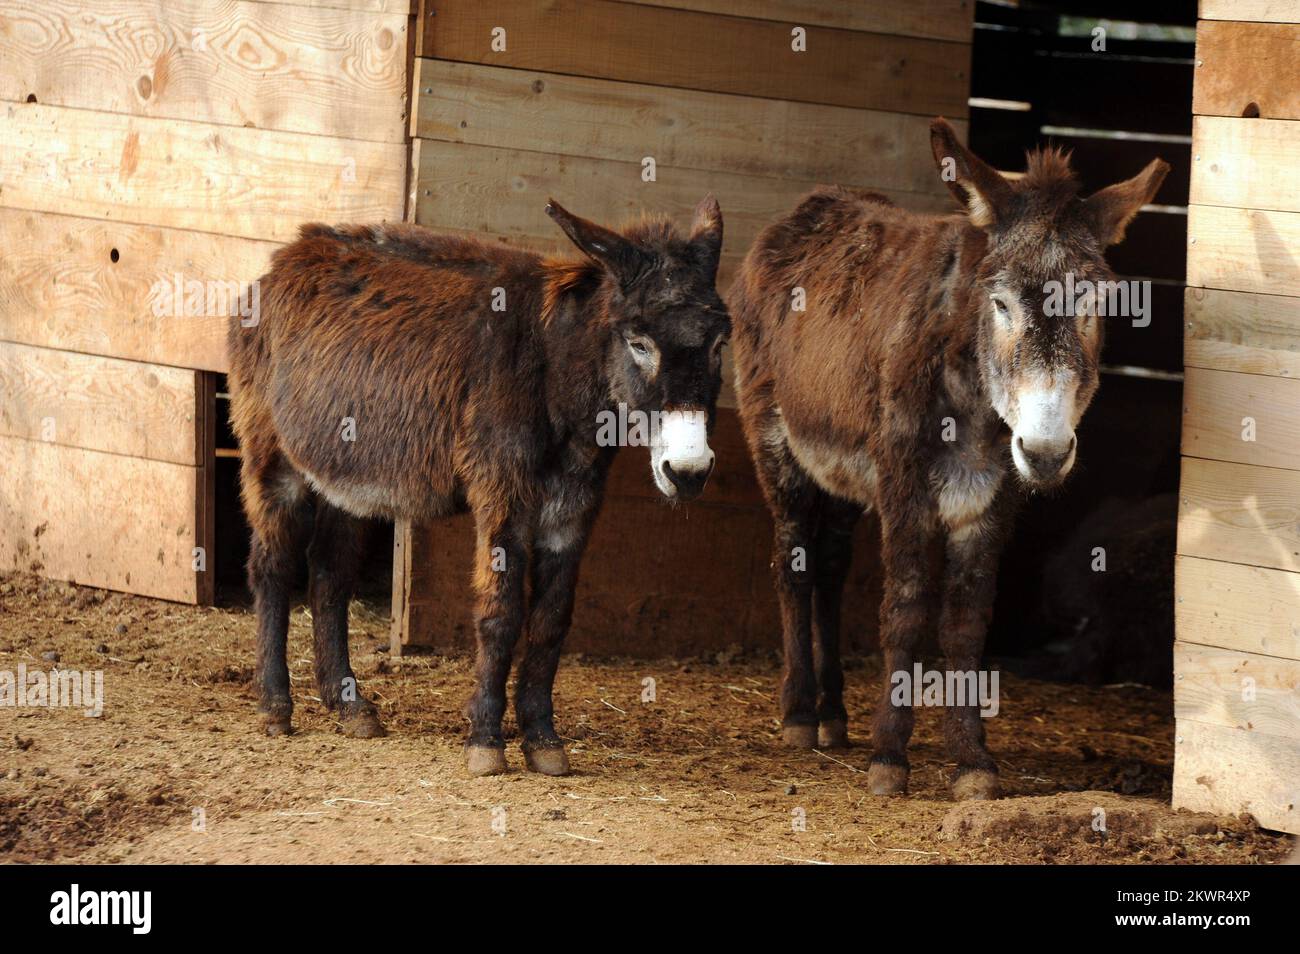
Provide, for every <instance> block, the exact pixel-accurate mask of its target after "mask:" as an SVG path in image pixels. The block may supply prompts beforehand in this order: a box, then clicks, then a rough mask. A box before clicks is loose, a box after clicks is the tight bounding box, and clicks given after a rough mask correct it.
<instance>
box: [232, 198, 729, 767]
mask: <svg viewBox="0 0 1300 954" xmlns="http://www.w3.org/2000/svg"><path fill="white" fill-rule="evenodd" d="M547 212H548V213H549V214H550V216H551V217H552V218H553V219H554V220H555V221H556V222H557V223H558V224H559V226H560V228H562V229H563V230H564V231H565V233H566V234H567V235H568V236H569V238H570V239H572V240H573V242H574V244H576V245H577V246H578V248H579V249H581V250H582V252H584V253H585V256H586V258H584V259H582V260H576V261H568V260H563V261H562V260H544V259H542V258H541V257H539V256H537V255H533V254H531V253H528V252H522V251H516V250H510V249H506V248H502V247H500V246H489V245H486V244H483V243H480V242H476V241H474V240H472V239H467V238H458V237H451V236H443V235H436V234H434V233H432V232H429V231H427V230H425V229H421V228H417V227H414V226H408V225H378V226H350V227H342V228H330V227H329V226H325V225H307V226H304V227H303V229H302V233H301V237H300V238H299V239H298V240H297V241H296V242H294V243H293V244H291V245H289V246H287V247H286V248H283V249H281V250H280V251H278V252H277V253H276V254H275V256H274V257H273V259H272V265H271V270H270V271H269V272H268V273H267V274H266V275H265V276H264V277H263V278H262V280H261V289H260V291H261V304H262V312H261V316H260V321H259V323H257V324H256V325H255V326H253V327H241V326H239V325H236V326H234V327H233V328H232V331H231V335H230V364H231V373H230V390H231V401H232V414H233V420H234V427H235V431H236V433H237V434H238V436H239V439H240V444H241V446H242V448H243V471H242V478H243V500H244V509H245V511H246V512H247V514H248V520H249V523H250V524H251V525H252V528H253V542H252V552H251V554H250V556H249V562H248V575H249V585H250V586H251V588H252V590H253V593H254V596H255V599H256V608H257V675H256V681H257V688H258V691H259V693H260V706H259V709H260V711H261V713H262V715H263V718H264V721H265V726H266V731H267V732H268V733H269V734H271V735H280V734H283V733H287V732H289V731H291V729H290V716H291V713H292V709H293V704H292V701H291V699H290V692H289V670H288V666H287V663H286V660H285V639H286V633H287V628H288V613H289V592H290V588H291V586H292V583H293V574H294V566H295V562H296V559H295V558H296V556H297V554H296V553H295V552H294V550H295V541H296V540H297V539H298V536H299V535H298V531H299V527H300V525H301V524H303V523H304V522H306V519H307V518H308V517H309V516H310V515H311V514H312V512H313V511H314V530H313V534H312V538H311V543H310V546H309V547H308V549H307V555H308V561H309V564H310V582H309V588H310V589H309V598H310V603H311V609H312V628H313V633H314V639H315V656H316V683H317V687H318V689H319V692H320V697H321V700H322V701H323V702H324V704H325V705H326V706H327V707H328V708H330V709H332V710H335V711H336V712H338V714H339V718H340V721H341V722H342V725H343V729H344V731H345V732H346V733H347V734H349V735H353V736H359V737H366V736H377V735H383V734H384V730H383V727H382V725H381V724H380V721H379V719H378V716H377V714H376V711H375V707H374V706H373V705H372V704H371V703H370V702H369V701H367V700H366V699H365V698H363V697H362V696H361V695H360V694H359V693H358V691H357V688H356V679H355V677H354V675H353V673H352V669H351V666H350V665H349V662H348V647H347V611H348V601H349V599H350V598H351V595H352V590H353V587H354V583H355V581H356V578H357V572H358V565H357V564H358V561H359V560H360V558H361V553H362V546H361V543H362V533H363V530H364V527H365V525H366V518H370V517H384V518H389V519H393V518H406V519H409V520H415V521H427V520H430V519H432V518H435V517H440V516H444V515H447V514H452V513H456V512H460V511H464V510H466V509H468V510H470V511H472V512H473V514H474V518H475V521H476V524H477V528H478V547H477V551H476V554H475V558H474V575H473V581H474V583H473V585H474V588H475V591H476V594H477V607H476V613H475V627H476V633H477V641H478V661H477V666H476V681H477V687H476V689H475V692H474V694H473V697H472V698H471V700H470V702H469V704H468V708H467V713H466V714H467V716H468V718H469V722H470V730H469V739H468V741H467V743H466V760H467V762H468V766H469V770H470V772H471V773H472V774H475V775H486V774H495V773H499V772H503V771H505V768H506V760H505V752H504V744H503V742H502V735H501V719H502V716H503V715H504V712H505V707H506V699H505V691H506V679H507V677H508V675H509V672H510V663H511V656H512V652H513V650H514V647H515V643H516V640H517V639H518V637H519V635H520V633H521V632H523V631H526V632H527V646H526V652H525V654H524V656H523V659H522V661H521V663H520V667H519V673H518V680H517V687H516V693H515V711H516V715H517V717H518V723H519V728H520V732H521V734H522V737H523V750H524V755H525V760H526V762H527V765H528V767H529V768H530V769H532V770H534V771H539V772H544V773H547V774H551V775H560V774H564V773H565V772H567V771H568V758H567V756H566V755H565V752H564V747H563V744H562V742H561V741H560V737H559V736H558V735H557V734H556V732H555V727H554V724H553V713H552V704H551V688H552V684H553V682H554V678H555V670H556V665H557V663H558V661H559V653H560V645H561V643H562V641H563V639H564V636H565V633H566V631H567V630H568V627H569V621H570V617H571V615H572V611H573V594H574V586H575V584H576V582H577V576H578V563H579V560H580V559H581V556H582V552H583V549H584V547H585V546H586V542H587V535H588V532H589V531H590V529H591V526H592V523H593V521H594V520H595V518H596V512H597V510H598V509H599V507H600V502H601V497H602V494H603V489H604V481H605V477H606V474H607V473H608V470H609V466H610V463H611V461H612V459H613V456H614V453H615V451H616V450H617V446H616V443H615V442H614V441H612V440H602V439H601V430H602V428H601V426H600V422H601V420H602V418H607V417H608V415H609V414H610V413H611V412H613V413H619V411H618V409H620V408H621V409H622V412H623V414H624V415H630V412H636V413H639V414H641V415H647V416H648V415H653V414H654V413H655V412H665V413H664V415H663V417H662V420H663V421H664V424H663V426H662V427H659V428H654V427H653V426H652V428H651V430H650V434H649V441H648V443H649V446H650V458H651V467H652V472H653V477H654V480H655V483H656V485H657V486H658V487H659V489H660V490H661V491H662V493H663V494H664V495H665V496H666V497H669V498H675V499H689V498H691V497H693V496H695V495H696V494H698V493H699V492H700V491H701V490H702V489H703V488H704V483H705V481H706V480H707V479H708V476H709V473H710V471H711V469H712V466H713V453H712V451H710V450H709V447H708V439H707V433H708V428H710V427H711V426H712V423H713V414H714V405H715V402H716V400H717V396H718V391H719V388H720V386H721V349H722V345H723V342H724V340H725V339H726V337H727V335H728V333H729V331H730V322H729V320H728V317H727V312H726V308H725V306H724V305H723V303H722V300H721V299H720V298H719V296H718V294H717V291H716V290H715V287H714V283H715V280H716V277H717V268H718V256H719V253H720V251H721V247H722V215H721V212H720V211H719V209H718V204H717V202H716V201H714V200H713V198H712V197H711V196H710V197H708V198H706V199H705V200H704V201H703V202H701V203H700V205H699V207H698V208H697V209H696V214H695V222H694V225H693V227H692V230H691V233H690V235H689V237H685V238H684V237H682V236H681V235H680V234H679V233H678V232H677V231H676V230H675V229H674V228H673V227H672V225H671V224H670V223H668V222H667V221H664V220H659V219H654V220H646V221H643V222H641V223H640V224H638V225H635V226H632V227H630V228H628V229H626V230H625V231H624V232H622V233H617V232H613V231H610V230H608V229H605V228H602V227H601V226H599V225H596V224H594V223H592V222H588V221H586V220H584V219H581V218H578V217H577V216H574V215H571V214H570V213H568V212H566V211H565V210H564V209H562V208H560V207H559V206H558V205H555V204H554V203H552V204H550V205H549V206H547ZM659 419H660V418H652V421H651V423H652V425H653V423H654V422H655V421H657V420H659ZM642 432H644V428H643V429H642ZM526 590H527V591H528V596H527V599H526V598H525V592H526Z"/></svg>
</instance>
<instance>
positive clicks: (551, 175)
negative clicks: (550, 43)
mask: <svg viewBox="0 0 1300 954" xmlns="http://www.w3.org/2000/svg"><path fill="white" fill-rule="evenodd" d="M419 158H420V169H419V177H418V181H417V195H416V203H417V204H416V221H417V222H419V223H420V224H421V225H425V226H428V227H429V228H432V229H438V230H446V231H461V232H472V233H483V234H487V235H490V236H495V237H498V238H500V239H502V240H504V241H506V242H508V243H510V244H512V245H518V246H521V247H525V248H531V249H534V250H538V251H544V252H556V251H560V252H565V251H569V250H571V249H572V246H571V244H570V243H569V241H568V239H566V238H565V237H564V235H563V233H562V232H560V230H559V229H558V228H556V226H555V223H554V222H552V221H551V219H550V217H549V216H547V215H546V212H545V208H546V201H547V199H548V197H554V198H555V199H556V200H558V201H559V202H561V203H562V204H564V205H566V206H567V207H569V208H571V209H572V210H573V211H574V212H576V213H578V214H580V215H583V216H585V217H587V218H591V219H596V220H598V221H601V222H606V223H610V224H611V225H617V224H618V223H620V222H625V221H631V220H635V219H637V218H639V217H640V216H641V215H642V213H643V212H646V211H650V212H656V213H663V214H666V215H670V216H672V217H673V218H674V219H675V220H676V221H677V222H678V223H680V224H681V226H682V227H683V228H685V227H686V226H687V225H688V224H689V222H690V215H691V211H692V210H693V209H694V207H695V204H696V203H697V202H698V201H699V200H700V198H701V197H702V196H703V195H705V193H707V192H713V193H714V194H715V195H716V196H717V197H718V201H719V203H720V204H721V206H722V215H723V220H724V222H725V223H726V230H725V231H726V238H725V245H724V251H723V266H724V269H726V270H727V273H728V275H729V274H730V272H731V271H732V270H734V267H735V264H736V263H737V262H738V261H739V260H740V259H741V258H742V257H743V256H744V253H745V252H746V251H748V249H749V246H750V243H751V242H752V241H753V239H754V237H755V236H756V235H757V234H758V232H759V230H760V229H762V228H763V227H764V226H766V225H767V224H768V223H770V222H771V221H772V220H773V219H775V218H776V217H777V216H779V215H783V214H784V213H786V212H788V211H789V210H790V209H792V208H793V207H794V205H795V203H796V202H797V201H798V199H799V197H800V196H802V195H803V194H804V193H805V192H807V191H808V190H809V189H811V188H812V187H813V185H814V183H812V182H799V181H793V180H784V179H771V178H767V177H761V176H745V175H736V174H729V173H720V172H707V173H706V172H697V171H695V170H689V169H668V168H665V167H663V166H660V167H659V168H658V181H656V182H653V183H647V182H642V181H641V168H642V167H641V164H640V163H636V162H613V161H610V160H605V159H585V158H576V157H567V156H551V155H547V154H545V153H538V152H522V151H519V150H513V149H496V148H490V147H486V146H464V145H459V144H456V143H444V142H436V141H433V140H421V141H420V153H419ZM881 191H885V193H886V194H887V195H889V194H891V193H890V192H889V191H887V190H881ZM892 197H893V198H895V199H896V200H898V201H899V202H900V203H901V204H907V205H910V206H911V207H913V208H924V209H932V210H935V209H944V208H948V207H949V206H950V205H951V203H950V202H949V200H948V199H946V198H944V197H942V196H936V195H918V194H916V193H892Z"/></svg>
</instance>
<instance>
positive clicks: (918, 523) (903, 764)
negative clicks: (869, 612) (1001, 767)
mask: <svg viewBox="0 0 1300 954" xmlns="http://www.w3.org/2000/svg"><path fill="white" fill-rule="evenodd" d="M937 533H938V524H937V521H936V515H935V514H934V512H933V509H932V507H931V505H929V504H928V501H926V500H924V499H923V498H920V497H919V495H918V496H912V497H909V498H908V499H907V500H906V501H905V502H902V503H899V502H891V503H890V504H886V502H885V500H883V499H882V502H881V508H880V542H881V557H882V561H883V563H884V568H885V595H884V599H883V600H882V601H881V604H880V648H881V655H882V656H883V657H884V671H883V673H882V674H881V678H882V682H883V686H882V692H881V696H880V702H879V703H878V704H877V706H876V714H875V723H874V725H873V726H872V730H873V731H872V737H873V741H874V742H875V749H876V751H875V752H874V753H873V755H872V757H871V768H870V769H869V770H868V771H867V787H868V788H869V789H870V790H871V793H872V794H873V795H902V794H904V793H905V792H906V791H907V776H908V772H909V765H908V761H907V743H908V740H910V739H911V737H912V725H913V723H914V722H915V719H916V714H915V713H914V712H913V710H912V700H911V698H908V699H907V700H905V701H904V703H903V704H902V705H894V702H893V696H894V674H895V673H906V674H907V676H908V678H909V679H910V678H911V675H912V664H913V662H915V660H916V648H917V646H918V645H919V643H920V642H921V637H922V636H923V635H924V634H925V630H926V627H927V625H929V623H930V619H931V613H930V610H931V607H932V606H933V604H934V603H936V602H937V599H936V597H937V593H936V591H935V578H934V577H935V574H934V569H933V567H931V565H930V548H931V544H932V543H933V542H934V540H935V537H936V534H937Z"/></svg>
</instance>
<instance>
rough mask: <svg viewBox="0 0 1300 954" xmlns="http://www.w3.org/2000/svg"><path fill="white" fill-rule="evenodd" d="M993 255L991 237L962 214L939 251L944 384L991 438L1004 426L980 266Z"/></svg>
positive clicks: (947, 395) (947, 393)
mask: <svg viewBox="0 0 1300 954" xmlns="http://www.w3.org/2000/svg"><path fill="white" fill-rule="evenodd" d="M987 253H988V237H987V235H986V234H985V233H984V232H983V231H982V230H981V229H978V228H976V227H974V226H973V225H971V224H970V223H969V222H968V221H967V220H966V218H965V216H962V217H960V219H958V220H957V221H956V222H955V223H954V228H953V230H952V231H951V232H950V233H949V241H948V242H947V243H944V244H943V245H942V246H941V247H940V248H939V249H938V254H939V258H940V261H939V263H938V267H939V269H940V270H941V274H942V275H943V278H942V279H941V285H942V292H943V300H944V301H945V302H946V304H947V308H946V309H945V314H944V316H943V337H944V353H943V372H942V374H941V375H940V379H939V387H940V388H941V389H942V390H943V392H944V397H945V398H946V399H947V400H948V401H949V402H951V403H952V405H953V406H954V407H957V408H960V409H961V410H962V411H963V412H964V414H965V416H966V417H967V418H968V419H969V420H970V423H971V424H972V425H973V426H974V428H975V430H976V431H977V432H981V433H986V434H988V435H989V437H990V438H992V437H993V436H994V435H995V434H996V432H997V430H998V429H999V423H998V422H999V418H998V415H997V412H996V411H995V410H994V409H993V400H992V394H991V392H990V390H989V387H988V382H987V381H986V379H985V375H984V361H983V356H982V354H981V350H980V349H981V343H980V341H981V339H980V324H981V321H982V317H981V316H982V312H983V308H984V293H983V292H982V290H981V289H980V288H979V286H978V284H977V281H976V279H977V276H978V274H979V269H980V265H981V263H982V262H983V260H984V256H985V255H986V254H987Z"/></svg>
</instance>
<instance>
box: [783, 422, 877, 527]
mask: <svg viewBox="0 0 1300 954" xmlns="http://www.w3.org/2000/svg"><path fill="white" fill-rule="evenodd" d="M778 420H781V419H778ZM780 430H781V437H782V439H783V440H784V441H785V443H786V445H787V446H788V447H789V448H790V453H792V454H793V455H794V459H795V460H796V461H798V462H799V466H800V467H802V468H803V469H804V470H805V471H807V472H808V475H809V476H810V477H812V479H813V480H814V481H816V482H817V485H818V486H820V487H821V488H822V489H823V490H826V491H828V492H830V493H832V494H834V495H835V496H836V497H841V498H843V499H844V500H851V501H853V502H854V503H856V504H861V505H862V506H863V507H866V508H868V509H870V508H871V507H873V506H875V502H876V462H875V461H874V460H872V459H871V455H870V454H868V453H867V452H866V450H865V449H862V448H856V449H850V448H844V447H839V446H834V445H830V444H826V443H824V442H822V441H818V440H816V439H814V438H810V437H808V436H807V435H800V434H795V433H794V432H792V431H790V430H789V428H787V427H786V425H785V422H784V421H783V420H781V423H780Z"/></svg>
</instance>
